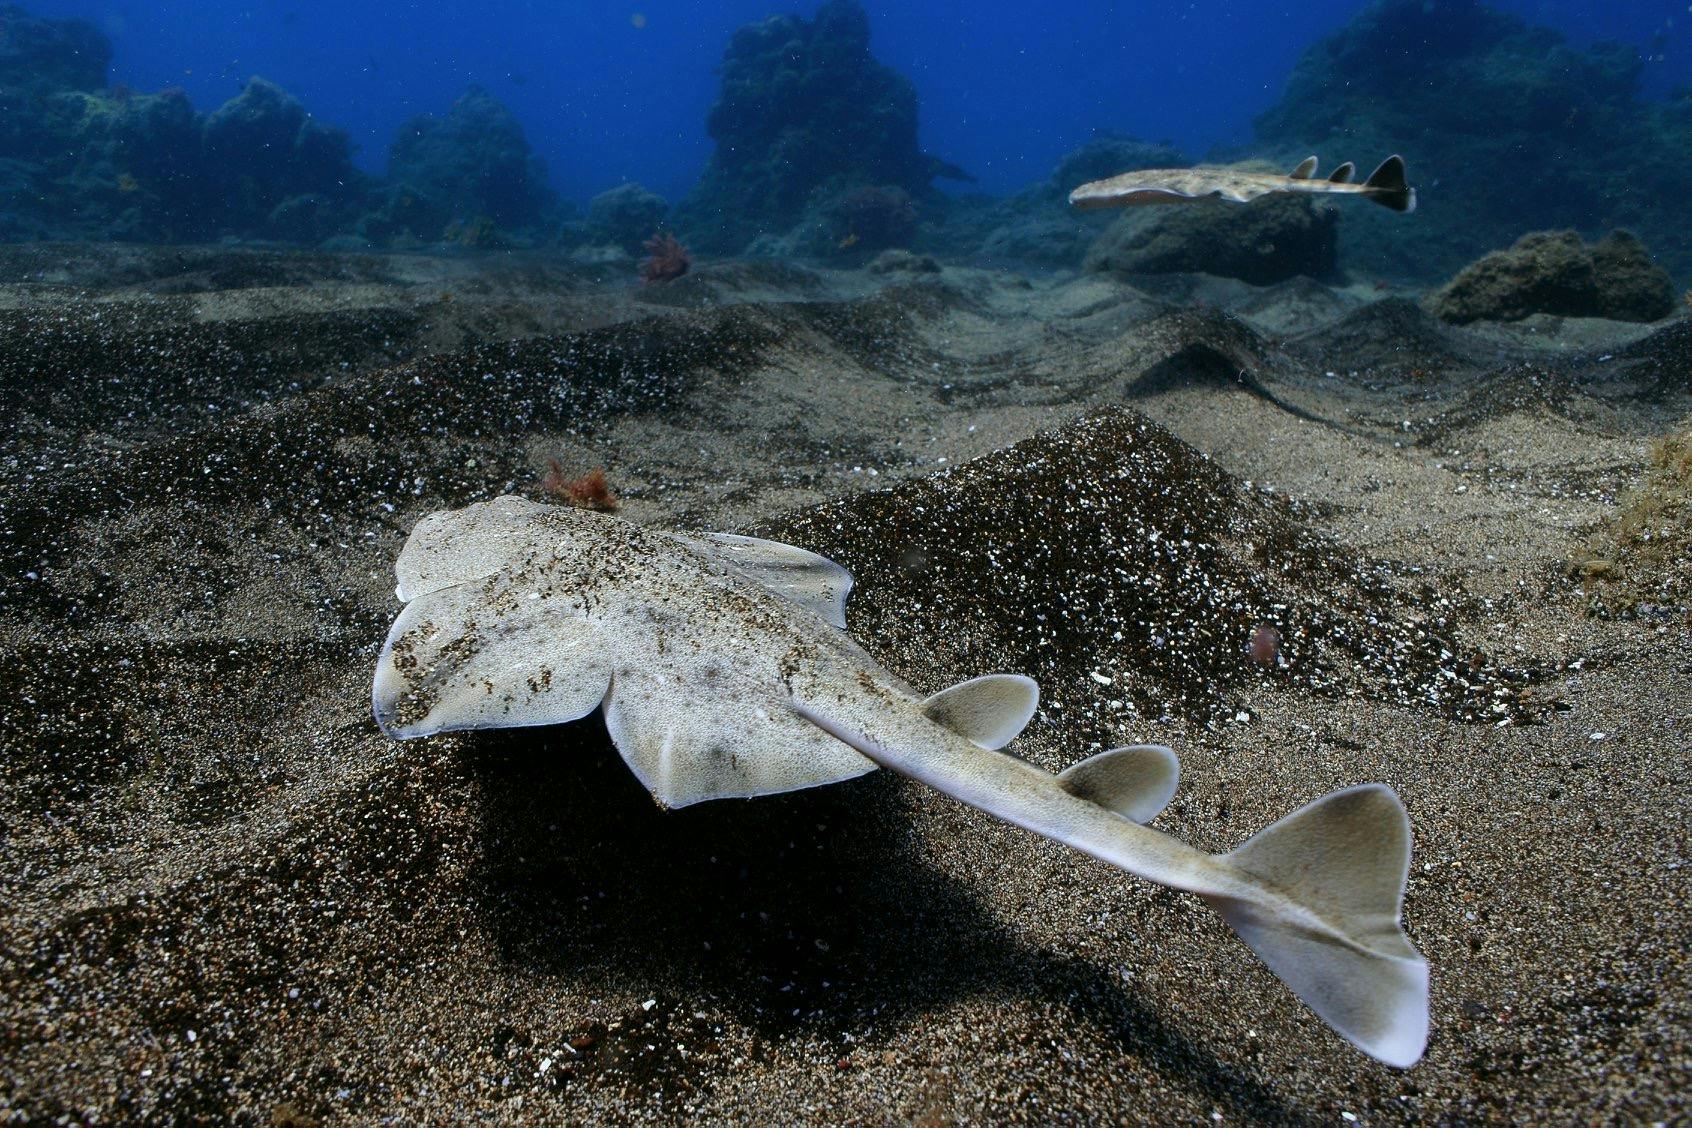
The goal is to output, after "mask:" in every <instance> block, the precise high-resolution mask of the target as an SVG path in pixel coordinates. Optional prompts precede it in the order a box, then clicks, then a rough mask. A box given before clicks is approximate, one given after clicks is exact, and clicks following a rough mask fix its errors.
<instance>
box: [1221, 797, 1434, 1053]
mask: <svg viewBox="0 0 1692 1128" xmlns="http://www.w3.org/2000/svg"><path fill="white" fill-rule="evenodd" d="M1224 858H1225V860H1226V861H1228V862H1229V863H1231V864H1232V865H1234V866H1236V867H1237V868H1239V869H1240V870H1242V871H1244V872H1245V873H1247V874H1250V875H1251V876H1253V877H1255V878H1257V879H1258V880H1259V881H1261V882H1263V883H1264V884H1265V885H1267V886H1269V887H1271V888H1274V889H1278V890H1279V891H1280V892H1281V893H1282V895H1283V896H1285V897H1286V899H1287V900H1288V901H1291V902H1292V903H1293V904H1295V905H1299V906H1301V907H1302V908H1304V909H1305V910H1307V911H1309V912H1311V913H1312V914H1313V915H1315V916H1317V917H1319V918H1320V919H1322V920H1324V921H1327V922H1328V923H1329V924H1331V925H1333V926H1334V928H1333V930H1332V931H1331V932H1329V931H1327V930H1322V931H1317V930H1312V929H1308V928H1306V927H1303V926H1302V925H1301V923H1300V922H1299V921H1296V920H1287V919H1285V917H1284V916H1283V915H1281V914H1277V913H1275V912H1265V911H1264V910H1263V909H1262V907H1261V906H1258V905H1256V904H1253V903H1252V902H1251V901H1249V900H1239V899H1234V898H1229V897H1207V898H1206V900H1208V901H1209V902H1210V903H1211V905H1212V906H1213V907H1214V908H1215V909H1216V910H1217V911H1218V912H1220V913H1221V914H1222V919H1223V920H1225V921H1227V922H1228V924H1229V926H1230V927H1232V928H1233V930H1234V931H1235V932H1236V933H1238V934H1239V937H1240V939H1242V940H1244V941H1245V942H1246V944H1247V945H1248V946H1249V947H1250V948H1251V950H1252V951H1254V952H1256V953H1257V955H1258V956H1259V958H1261V959H1262V960H1263V962H1264V963H1266V964H1268V965H1269V970H1271V971H1273V972H1274V973H1275V974H1276V975H1277V976H1278V977H1280V979H1281V981H1282V982H1283V983H1285V984H1286V985H1287V986H1288V987H1291V988H1292V990H1293V993H1294V994H1296V995H1297V996H1298V997H1299V998H1300V999H1302V1000H1303V1001H1304V1004H1305V1005H1306V1006H1308V1007H1309V1008H1310V1009H1311V1010H1313V1011H1315V1012H1316V1013H1317V1015H1319V1016H1320V1017H1321V1018H1322V1019H1323V1020H1324V1021H1325V1022H1327V1023H1328V1025H1330V1026H1332V1027H1333V1028H1334V1029H1335V1030H1337V1031H1339V1032H1340V1033H1341V1034H1343V1035H1344V1036H1345V1037H1346V1038H1347V1039H1348V1040H1350V1041H1351V1042H1352V1043H1353V1044H1354V1045H1356V1046H1357V1047H1358V1048H1360V1049H1362V1050H1363V1051H1364V1052H1366V1053H1368V1054H1369V1055H1370V1056H1371V1057H1374V1058H1377V1059H1378V1060H1380V1061H1383V1062H1385V1063H1386V1064H1388V1065H1393V1066H1398V1067H1399V1068H1405V1067H1407V1066H1410V1065H1413V1064H1415V1062H1416V1061H1417V1060H1418V1059H1420V1058H1421V1056H1422V1049H1423V1047H1424V1046H1425V1045H1426V1044H1427V1039H1428V965H1427V963H1426V962H1425V961H1424V960H1423V959H1422V957H1421V955H1420V954H1419V953H1418V952H1417V951H1416V949H1415V948H1414V947H1412V946H1411V944H1410V941H1409V939H1408V938H1407V937H1406V936H1405V935H1404V932H1403V929H1402V928H1401V927H1400V926H1399V908H1400V905H1401V904H1402V902H1403V900H1404V881H1405V878H1406V876H1407V875H1408V872H1409V867H1410V823H1409V820H1408V819H1407V818H1406V817H1405V814H1404V807H1403V806H1402V805H1401V804H1400V803H1399V801H1398V797H1397V796H1396V795H1394V794H1393V793H1392V791H1391V789H1389V788H1387V787H1384V786H1381V785H1379V784H1366V785H1364V786H1362V787H1351V788H1347V789H1345V790H1343V791H1335V792H1332V793H1331V794H1329V795H1326V796H1323V797H1322V798H1320V799H1318V800H1316V801H1315V802H1313V803H1310V804H1308V805H1307V806H1304V807H1301V808H1299V809H1298V810H1297V811H1294V812H1293V813H1292V814H1290V815H1287V816H1286V817H1285V818H1283V819H1281V820H1280V821H1279V822H1276V823H1274V824H1272V825H1270V826H1269V827H1267V828H1265V829H1263V830H1261V831H1259V832H1258V833H1257V834H1256V835H1254V836H1253V837H1251V838H1250V839H1248V840H1247V841H1246V842H1245V844H1244V845H1242V846H1240V847H1239V848H1238V849H1237V850H1235V851H1234V852H1233V853H1231V854H1227V855H1224Z"/></svg>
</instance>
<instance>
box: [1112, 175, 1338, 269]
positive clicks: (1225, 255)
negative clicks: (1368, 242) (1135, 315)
mask: <svg viewBox="0 0 1692 1128" xmlns="http://www.w3.org/2000/svg"><path fill="white" fill-rule="evenodd" d="M1144 211H1148V212H1151V213H1152V214H1150V215H1145V214H1136V213H1133V212H1131V213H1130V214H1128V215H1125V216H1123V217H1122V218H1120V219H1118V220H1117V221H1116V222H1115V223H1114V224H1112V225H1111V226H1110V227H1109V228H1107V229H1106V231H1105V232H1104V234H1102V235H1100V236H1099V237H1098V239H1097V240H1095V241H1094V243H1093V245H1092V246H1091V247H1090V248H1088V250H1087V257H1086V259H1085V260H1084V262H1083V263H1082V269H1084V270H1087V271H1094V272H1100V273H1108V274H1170V273H1178V272H1195V273H1204V274H1217V275H1221V276H1223V277H1226V278H1238V279H1240V280H1241V281H1244V282H1250V283H1253V284H1255V285H1259V286H1263V285H1267V284H1269V283H1271V282H1280V281H1282V280H1284V279H1287V278H1292V277H1294V276H1296V275H1300V274H1303V275H1308V276H1310V277H1312V278H1321V277H1324V276H1326V275H1330V274H1332V273H1333V272H1334V267H1335V249H1336V240H1337V235H1336V229H1337V228H1338V217H1337V215H1336V213H1335V212H1334V210H1333V209H1332V208H1331V207H1325V206H1318V205H1314V204H1312V203H1311V202H1310V201H1309V200H1304V199H1295V198H1290V197H1286V196H1270V197H1265V198H1263V199H1260V200H1255V201H1253V202H1252V203H1249V204H1243V205H1239V204H1227V203H1221V202H1215V203H1210V202H1204V203H1196V204H1185V205H1171V206H1168V207H1162V208H1153V209H1144Z"/></svg>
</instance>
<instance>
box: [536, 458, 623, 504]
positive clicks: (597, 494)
mask: <svg viewBox="0 0 1692 1128" xmlns="http://www.w3.org/2000/svg"><path fill="white" fill-rule="evenodd" d="M540 492H541V493H543V494H545V495H546V496H547V497H550V498H555V499H556V500H558V501H562V502H563V503H564V504H565V505H573V506H575V507H576V508H577V509H591V510H593V511H594V512H596V513H610V512H611V511H612V510H614V509H616V508H617V495H616V494H614V493H612V492H611V484H610V483H609V482H607V481H606V480H605V470H604V468H603V467H598V466H596V467H594V468H593V469H592V470H589V471H588V472H587V473H586V474H581V475H578V476H577V477H574V478H572V477H570V476H569V475H568V474H566V473H564V467H562V466H560V465H559V464H558V460H557V459H556V458H549V459H547V460H546V473H545V474H542V475H541V480H540Z"/></svg>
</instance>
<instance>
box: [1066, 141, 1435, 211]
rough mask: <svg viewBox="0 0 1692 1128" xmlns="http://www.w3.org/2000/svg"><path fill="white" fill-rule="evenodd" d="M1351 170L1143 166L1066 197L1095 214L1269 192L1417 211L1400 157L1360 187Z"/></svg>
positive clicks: (1311, 160)
mask: <svg viewBox="0 0 1692 1128" xmlns="http://www.w3.org/2000/svg"><path fill="white" fill-rule="evenodd" d="M1356 171H1357V167H1356V166H1355V165H1353V164H1352V163H1351V162H1350V161H1347V162H1346V163H1344V164H1342V165H1340V166H1339V167H1338V168H1336V169H1334V171H1333V172H1331V173H1329V174H1328V175H1327V177H1326V178H1318V177H1317V175H1316V158H1315V157H1306V158H1305V159H1304V160H1302V161H1300V162H1299V165H1298V167H1297V168H1295V169H1293V170H1292V172H1290V173H1289V174H1287V175H1286V176H1277V175H1276V174H1274V173H1269V172H1248V171H1246V170H1244V169H1237V168H1219V167H1216V166H1214V165H1198V166H1196V167H1194V168H1147V169H1139V170H1137V171H1135V172H1124V173H1122V174H1121V175H1120V176H1112V177H1110V178H1109V179H1107V180H1094V181H1091V182H1089V183H1087V184H1083V185H1081V186H1080V187H1079V188H1077V189H1075V191H1073V192H1071V193H1070V194H1069V202H1070V203H1071V204H1072V205H1074V206H1075V208H1076V209H1077V210H1079V211H1098V210H1100V209H1103V208H1129V207H1139V206H1142V205H1147V204H1185V203H1190V202H1192V201H1194V200H1213V199H1215V200H1228V201H1230V202H1231V203H1236V204H1243V203H1246V202H1248V201H1251V200H1255V199H1257V198H1258V197H1259V196H1267V195H1269V194H1270V193H1273V192H1293V193H1306V194H1313V195H1321V196H1362V197H1363V198H1364V199H1366V200H1372V201H1374V202H1375V203H1377V204H1380V205H1381V206H1382V207H1388V208H1391V209H1392V210H1393V211H1397V212H1410V211H1415V210H1416V190H1415V189H1414V188H1412V187H1410V186H1409V184H1407V183H1405V180H1404V160H1403V158H1402V157H1399V156H1397V155H1396V154H1395V155H1393V156H1390V157H1388V158H1387V159H1386V160H1384V161H1382V162H1381V164H1380V167H1379V168H1377V169H1375V171H1374V172H1371V173H1370V174H1369V176H1368V179H1366V180H1364V181H1363V183H1361V184H1355V183H1353V182H1352V176H1353V174H1354V173H1356Z"/></svg>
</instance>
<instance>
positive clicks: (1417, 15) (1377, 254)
mask: <svg viewBox="0 0 1692 1128" xmlns="http://www.w3.org/2000/svg"><path fill="white" fill-rule="evenodd" d="M1642 65H1643V64H1642V63H1641V61H1640V59H1639V57H1638V55H1637V52H1635V51H1634V50H1633V49H1631V48H1628V47H1624V46H1622V45H1620V44H1613V43H1611V44H1604V43H1600V44H1595V45H1593V46H1592V47H1589V48H1579V47H1575V46H1573V45H1571V44H1569V43H1568V42H1567V41H1566V40H1565V39H1564V38H1563V37H1562V36H1561V35H1559V34H1558V33H1557V32H1554V31H1551V30H1548V29H1545V28H1539V27H1530V26H1529V25H1527V24H1526V23H1524V22H1523V21H1522V20H1520V19H1518V18H1517V17H1515V16H1513V15H1508V14H1505V13H1503V12H1499V11H1497V10H1495V9H1493V8H1490V7H1488V6H1486V5H1485V4H1483V3H1481V2H1480V0H1379V2H1377V3H1375V4H1373V5H1372V6H1371V7H1369V8H1367V9H1366V10H1365V11H1363V12H1362V13H1361V14H1360V15H1358V16H1357V17H1356V18H1355V19H1354V20H1352V21H1351V22H1350V23H1349V24H1348V25H1346V26H1345V27H1344V28H1342V29H1341V30H1340V31H1338V32H1336V33H1335V34H1334V35H1332V36H1330V37H1328V38H1326V39H1324V40H1322V41H1320V42H1319V43H1317V44H1315V45H1314V46H1312V47H1311V48H1310V49H1309V50H1308V51H1306V52H1305V54H1304V56H1303V58H1302V59H1301V60H1300V61H1299V63H1298V65H1297V67H1296V68H1295V70H1294V72H1293V74H1292V77H1291V79H1290V81H1289V82H1288V84H1287V89H1286V92H1285V94H1284V95H1283V96H1282V98H1281V99H1280V101H1279V102H1278V103H1277V104H1276V105H1274V106H1273V107H1271V108H1270V109H1269V110H1268V111H1267V112H1266V113H1264V114H1263V115H1262V116H1260V117H1259V118H1258V119H1257V122H1256V128H1257V134H1258V138H1259V144H1258V145H1257V146H1256V147H1255V148H1254V151H1255V152H1258V153H1263V151H1264V149H1265V148H1267V149H1268V150H1269V151H1270V152H1271V153H1273V154H1274V155H1277V156H1282V157H1285V158H1288V159H1297V158H1299V157H1302V156H1304V155H1305V154H1307V153H1321V154H1323V156H1324V157H1328V158H1329V159H1351V160H1357V161H1360V162H1366V161H1370V160H1375V159H1378V158H1379V157H1381V156H1385V155H1386V154H1387V153H1392V152H1398V153H1403V154H1404V155H1405V157H1406V159H1407V160H1408V161H1409V164H1410V170H1411V173H1412V174H1413V180H1414V182H1415V183H1416V184H1417V185H1418V187H1419V190H1420V193H1421V204H1422V207H1421V210H1420V211H1419V212H1418V213H1417V215H1416V216H1415V219H1414V222H1411V223H1405V222H1403V221H1402V220H1401V218H1400V217H1397V216H1393V215H1390V214H1387V213H1385V212H1378V213H1376V212H1373V211H1371V210H1369V209H1364V210H1363V212H1360V213H1359V214H1356V215H1350V214H1348V215H1347V216H1346V218H1345V222H1344V225H1343V227H1342V230H1341V235H1340V240H1341V257H1342V259H1344V260H1345V261H1346V262H1347V263H1348V264H1350V263H1353V262H1357V263H1368V264H1370V265H1371V266H1378V267H1379V268H1380V269H1382V270H1383V271H1389V272H1396V273H1408V274H1410V275H1412V276H1414V277H1415V278H1417V279H1418V280H1420V281H1424V282H1425V281H1432V280H1433V279H1435V278H1438V277H1442V276H1449V275H1450V274H1452V273H1453V272H1455V271H1456V270H1457V269H1458V268H1459V267H1461V266H1462V265H1463V264H1464V263H1467V262H1469V261H1470V260H1472V259H1474V258H1476V257H1477V256H1479V255H1481V254H1484V253H1486V252H1488V251H1492V250H1496V249H1498V248H1500V247H1506V246H1509V245H1510V244H1511V243H1513V242H1514V241H1515V240H1516V239H1517V238H1518V237H1520V236H1521V235H1522V234H1524V233H1525V232H1528V231H1534V230H1544V229H1560V228H1576V229H1578V230H1580V231H1581V232H1583V233H1585V234H1588V235H1596V234H1598V233H1600V232H1603V231H1608V230H1611V229H1613V228H1617V227H1625V228H1627V229H1629V230H1631V231H1634V232H1636V233H1637V234H1638V235H1639V236H1640V237H1641V238H1642V239H1644V240H1645V242H1646V243H1648V244H1649V245H1650V246H1651V247H1652V248H1653V249H1654V250H1655V251H1656V252H1657V254H1658V256H1659V257H1660V259H1661V261H1662V262H1663V263H1664V265H1665V266H1666V267H1667V268H1668V269H1669V271H1670V272H1671V273H1672V274H1674V275H1676V276H1677V277H1680V278H1687V277H1689V276H1692V226H1689V225H1688V224H1686V223H1685V222H1683V221H1682V222H1676V220H1675V216H1676V215H1677V214H1678V211H1677V209H1675V208H1673V207H1671V206H1668V204H1669V203H1670V202H1672V201H1683V200H1686V199H1687V198H1689V197H1692V161H1688V160H1687V159H1686V154H1687V153H1688V152H1692V96H1686V95H1683V96H1681V97H1680V98H1678V99H1677V100H1674V101H1671V102H1668V103H1662V104H1653V103H1648V102H1646V101H1643V100H1642V99H1641V98H1640V97H1639V94H1638V86H1639V77H1640V70H1641V67H1642ZM1479 107H1484V111H1483V110H1480V109H1478V108H1479Z"/></svg>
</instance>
